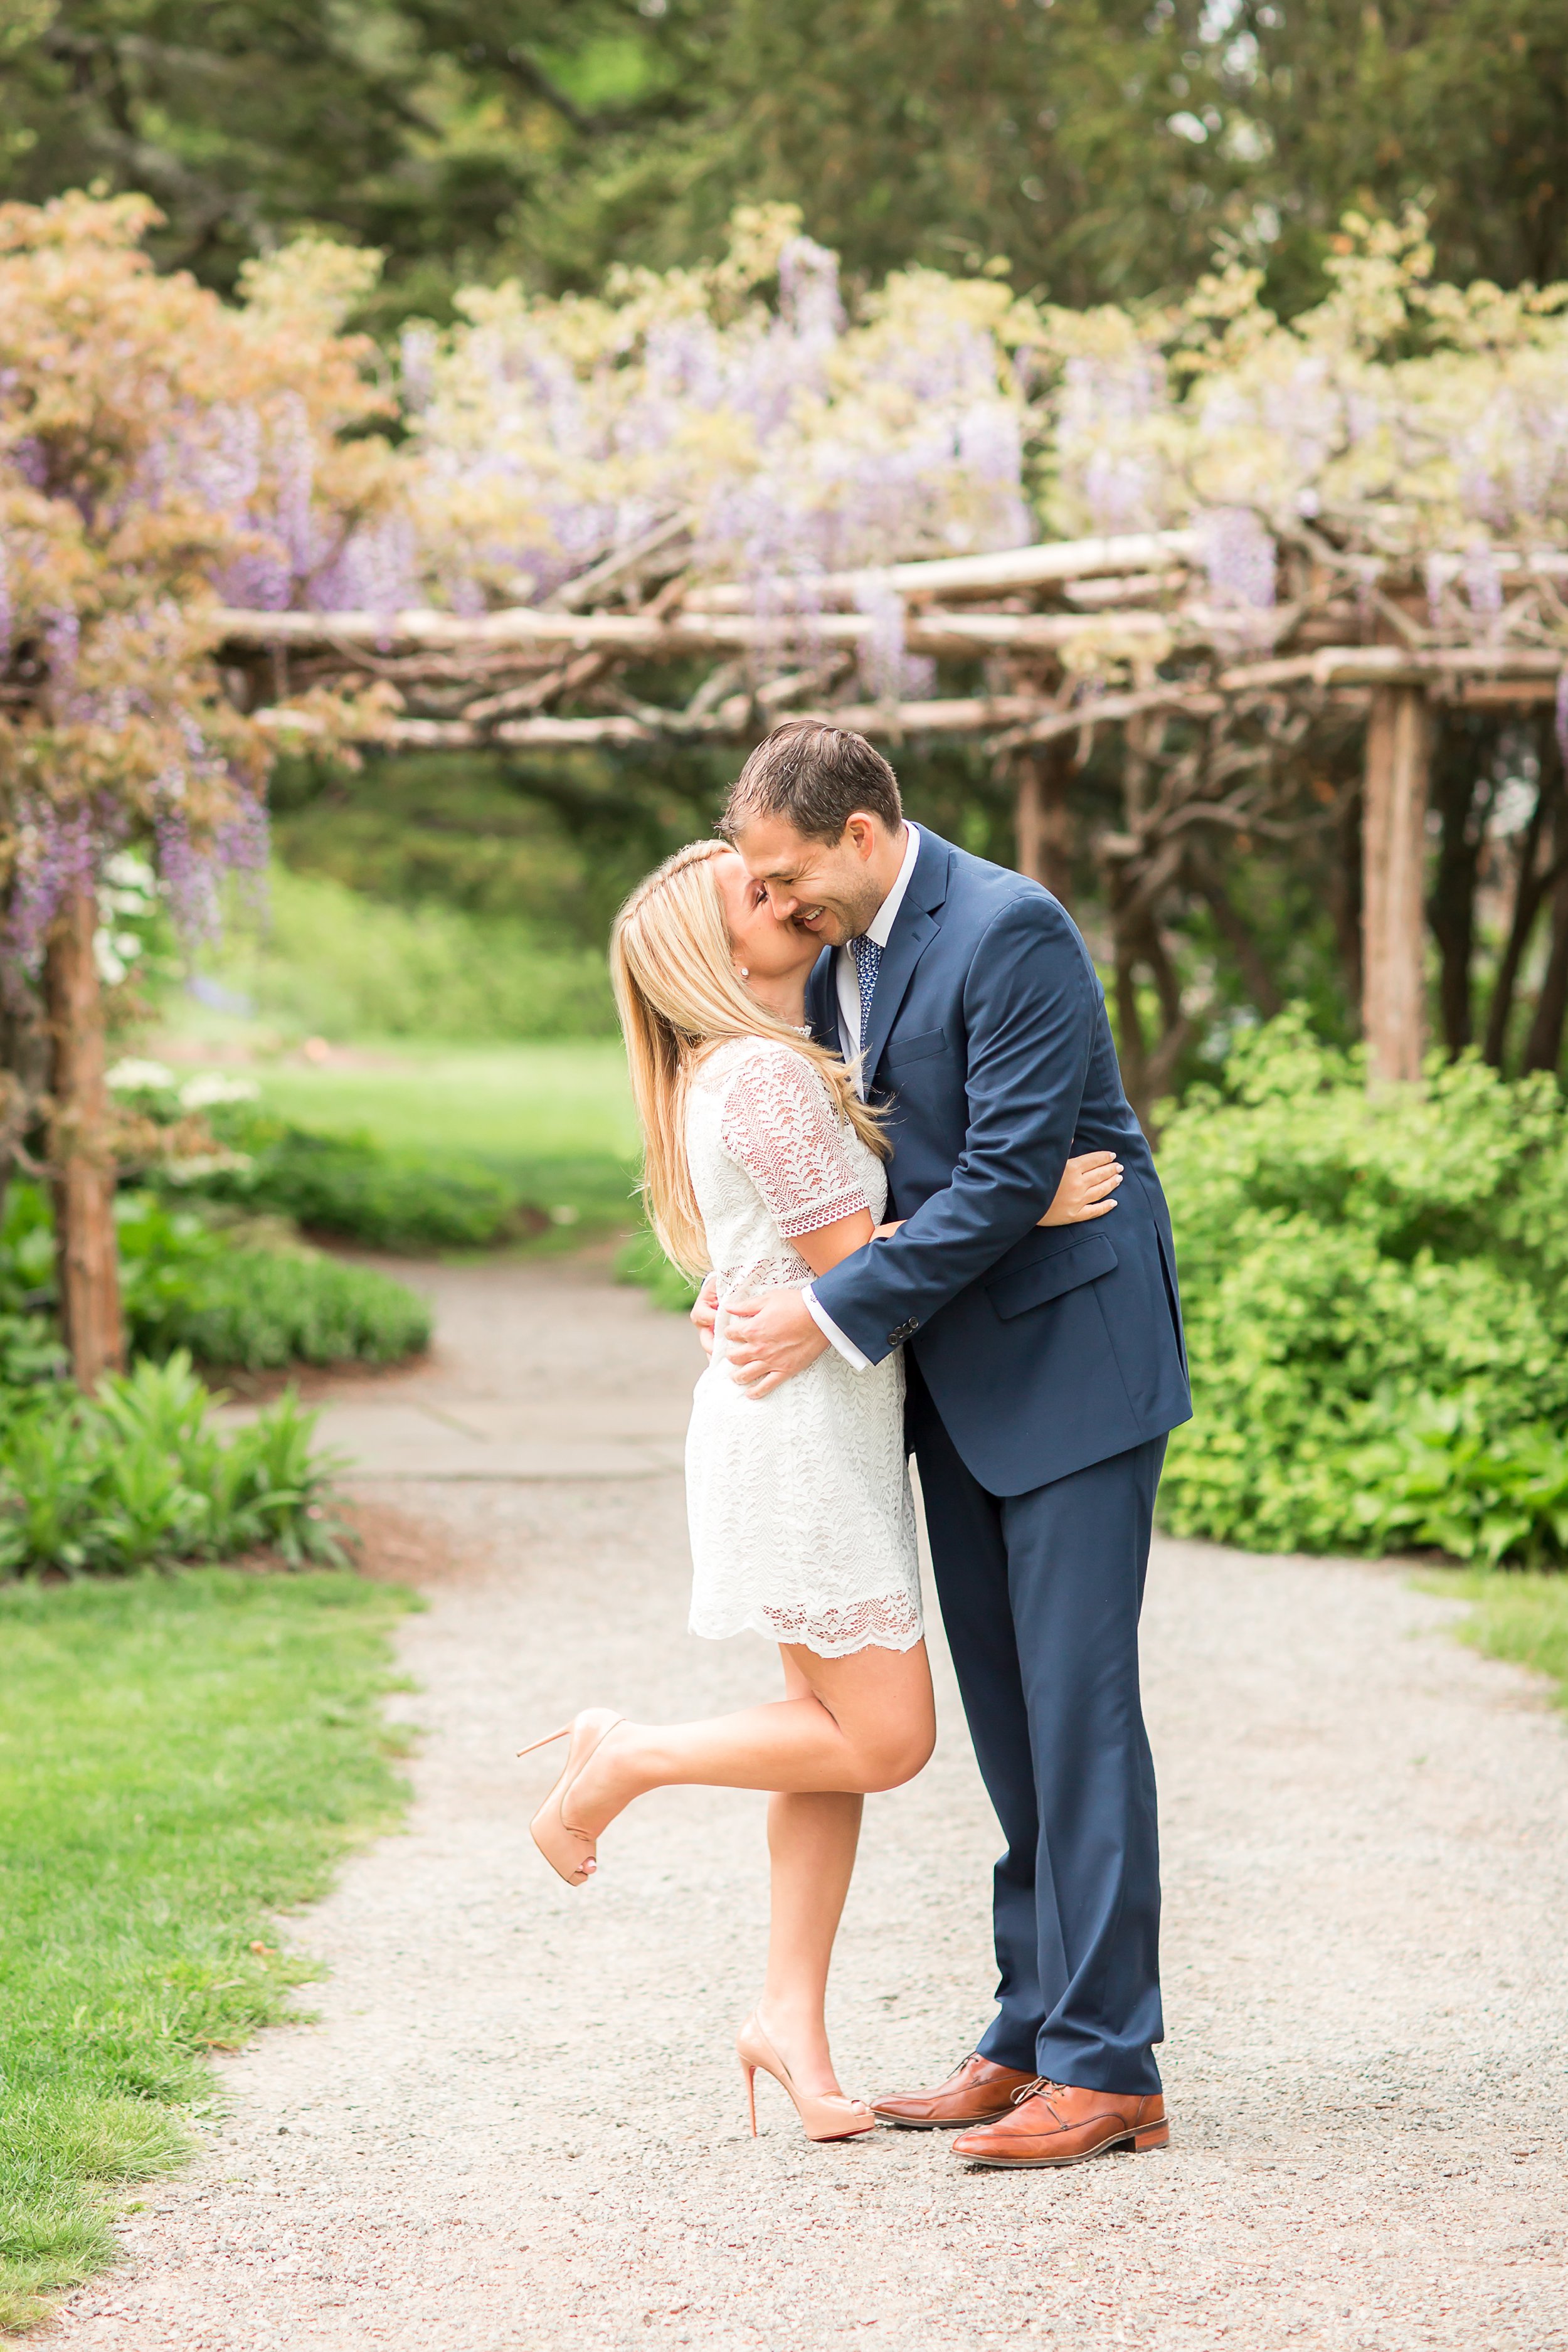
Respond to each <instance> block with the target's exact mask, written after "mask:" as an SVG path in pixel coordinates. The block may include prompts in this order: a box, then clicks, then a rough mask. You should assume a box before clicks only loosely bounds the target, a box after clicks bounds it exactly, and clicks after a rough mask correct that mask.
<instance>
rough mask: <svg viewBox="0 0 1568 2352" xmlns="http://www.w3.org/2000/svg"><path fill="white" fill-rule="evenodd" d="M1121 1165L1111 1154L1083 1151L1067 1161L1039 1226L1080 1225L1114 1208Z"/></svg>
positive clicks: (1119, 1181)
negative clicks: (1054, 1193) (1053, 1197)
mask: <svg viewBox="0 0 1568 2352" xmlns="http://www.w3.org/2000/svg"><path fill="white" fill-rule="evenodd" d="M1120 1183H1121V1160H1118V1158H1117V1157H1116V1154H1115V1152H1114V1151H1085V1152H1081V1153H1080V1154H1079V1157H1078V1159H1076V1160H1068V1164H1067V1166H1066V1168H1065V1169H1064V1170H1063V1171H1062V1181H1061V1182H1060V1183H1059V1184H1058V1186H1057V1197H1056V1199H1055V1200H1054V1201H1053V1202H1051V1205H1050V1207H1049V1208H1048V1209H1047V1211H1046V1213H1045V1215H1044V1216H1043V1217H1042V1218H1041V1219H1040V1223H1041V1224H1042V1225H1083V1224H1087V1223H1089V1219H1090V1218H1091V1217H1103V1216H1104V1215H1105V1214H1106V1213H1107V1212H1108V1211H1110V1210H1111V1209H1114V1208H1115V1206H1116V1199H1115V1193H1116V1188H1117V1186H1118V1185H1119V1184H1120Z"/></svg>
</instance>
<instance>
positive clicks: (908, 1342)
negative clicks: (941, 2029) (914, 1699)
mask: <svg viewBox="0 0 1568 2352" xmlns="http://www.w3.org/2000/svg"><path fill="white" fill-rule="evenodd" d="M725 829H726V831H727V832H728V833H729V835H730V836H731V839H732V840H733V841H734V843H735V845H736V847H737V848H738V849H739V851H740V853H741V855H742V857H743V858H744V860H745V862H746V865H747V866H748V868H749V870H750V871H751V873H752V875H753V876H754V877H756V879H757V880H759V881H760V882H762V883H763V884H764V885H765V886H766V888H767V890H768V894H769V898H770V899H771V901H772V903H773V909H774V912H775V913H776V914H778V915H780V916H781V917H783V918H784V919H788V920H791V921H794V922H795V923H796V924H798V925H800V926H801V927H802V928H803V929H806V930H808V931H810V932H812V933H813V934H814V935H815V936H816V937H818V938H820V939H821V940H822V941H823V943H824V953H823V955H822V957H821V959H820V961H819V962H818V964H817V966H816V971H815V972H814V973H813V975H812V982H811V989H810V992H809V996H808V1004H809V1008H810V1013H811V1019H812V1023H813V1026H814V1028H815V1030H816V1034H817V1035H818V1036H819V1037H821V1038H822V1039H823V1040H824V1041H825V1042H826V1043H830V1044H832V1045H837V1046H839V1047H840V1048H841V1049H842V1051H843V1052H844V1054H845V1055H846V1057H847V1059H849V1060H851V1061H853V1060H854V1059H855V1058H856V1057H857V1056H859V1057H860V1077H859V1083H860V1085H861V1087H862V1090H863V1091H865V1092H866V1093H868V1095H869V1097H871V1098H872V1099H874V1100H877V1101H879V1102H883V1103H885V1104H886V1105H887V1106H888V1116H889V1136H890V1139H891V1142H892V1147H893V1150H892V1159H891V1162H890V1166H889V1209H888V1213H889V1217H897V1218H900V1219H901V1220H902V1221H903V1222H902V1223H901V1225H900V1230H899V1231H898V1232H897V1233H896V1234H890V1235H889V1236H888V1237H886V1238H885V1239H882V1240H878V1241H874V1242H872V1243H871V1244H870V1245H869V1247H868V1248H867V1249H863V1250H860V1251H858V1252H857V1253H856V1254H855V1255H853V1256H851V1257H849V1258H847V1259H846V1260H845V1262H844V1263H843V1264H842V1265H837V1266H836V1267H834V1269H833V1270H832V1272H831V1273H829V1274H826V1275H823V1276H818V1278H817V1279H816V1281H815V1282H813V1283H812V1284H811V1285H810V1286H808V1287H806V1288H805V1290H804V1291H801V1290H789V1289H784V1290H774V1291H770V1292H769V1293H767V1294H766V1295H765V1297H762V1298H760V1299H758V1300H756V1301H754V1302H752V1305H751V1306H750V1307H746V1308H745V1309H743V1310H742V1311H741V1314H740V1315H739V1316H738V1318H737V1319H738V1320H743V1322H744V1325H745V1336H744V1337H742V1338H737V1339H735V1340H734V1342H733V1343H732V1350H731V1352H732V1360H733V1364H734V1369H735V1371H736V1375H737V1377H738V1378H739V1379H741V1380H742V1381H743V1382H745V1384H746V1385H747V1386H748V1387H749V1388H750V1389H751V1390H752V1392H753V1393H755V1394H758V1395H763V1394H766V1393H767V1391H769V1390H770V1389H772V1388H773V1387H776V1386H777V1385H778V1384H779V1382H780V1381H784V1380H786V1379H789V1378H791V1377H792V1376H793V1375H794V1374H795V1372H797V1371H799V1370H803V1369H804V1368H805V1365H806V1364H808V1363H809V1362H811V1361H812V1360H813V1359H814V1358H815V1357H816V1355H818V1354H820V1353H821V1351H822V1350H823V1349H826V1348H828V1347H836V1348H837V1349H839V1350H840V1351H841V1352H842V1353H843V1354H844V1355H845V1356H847V1358H848V1360H850V1361H851V1362H852V1363H854V1364H857V1365H867V1364H874V1363H879V1362H880V1361H881V1360H882V1359H883V1358H884V1357H885V1356H886V1355H887V1354H888V1353H889V1350H890V1349H894V1348H897V1347H900V1346H901V1347H903V1348H904V1349H905V1351H906V1357H905V1360H906V1366H907V1370H908V1375H909V1433H910V1444H911V1445H912V1447H913V1450H914V1453H915V1455H916V1458H917V1460H918V1463H919V1465H920V1474H921V1494H922V1496H923V1497H924V1502H925V1513H926V1524H927V1528H928V1529H929V1532H930V1536H931V1553H932V1558H933V1560H934V1563H935V1569H936V1579H937V1587H938V1591H939V1592H940V1595H941V1600H942V1622H943V1624H944V1626H945V1628H946V1632H947V1637H948V1642H949V1645H950V1647H951V1649H952V1658H953V1664H954V1665H955V1667H956V1669H957V1673H958V1681H959V1687H960V1689H961V1691H962V1693H963V1704H964V1709H965V1712H966V1714H967V1716H968V1719H969V1727H970V1731H971V1733H972V1735H973V1741H974V1748H975V1753H976V1756H977V1757H978V1759H979V1763H980V1769H981V1771H982V1773H983V1775H984V1780H985V1785H986V1788H987V1790H989V1792H990V1795H991V1799H992V1801H993V1803H994V1806H995V1808H996V1811H997V1814H998V1817H999V1819H1000V1821H1001V1823H1002V1828H1003V1832H1004V1834H1005V1838H1006V1852H1005V1853H1004V1855H1003V1857H1002V1859H1001V1861H1000V1862H999V1863H998V1864H997V1865H996V1874H995V1901H994V1916H995V1934H996V1957H997V1962H998V1966H999V1969H1000V1971H1001V1980H1000V1984H999V1986H998V1990H997V2004H998V2005H997V2014H996V2016H995V2018H994V2020H993V2021H992V2023H991V2024H990V2026H989V2027H988V2028H987V2029H986V2032H984V2035H983V2036H982V2038H981V2042H980V2045H979V2047H978V2049H977V2050H976V2051H975V2052H974V2053H973V2055H972V2056H970V2057H969V2058H967V2059H965V2060H964V2062H963V2064H962V2065H961V2066H960V2067H959V2068H958V2070H957V2072H956V2073H955V2074H953V2075H952V2077H951V2078H950V2079H949V2080H948V2081H947V2082H946V2083H944V2084H942V2086H941V2087H940V2088H939V2089H937V2090H935V2091H931V2092H922V2093H916V2094H911V2095H909V2096H901V2097H890V2098H887V2099H883V2100H879V2102H878V2103H877V2113H878V2114H879V2116H880V2117H881V2118H882V2119H883V2120H884V2121H885V2122H887V2123H889V2124H896V2125H902V2126H906V2127H910V2128H917V2129H931V2128H933V2127H941V2126H963V2127H964V2128H963V2135H962V2137H960V2138H959V2139H958V2140H957V2141H956V2142H955V2143H954V2150H955V2153H956V2154H958V2155H960V2156H963V2157H964V2158H968V2159H969V2160H971V2161H973V2162H983V2163H988V2164H1005V2165H1047V2164H1064V2163H1077V2162H1079V2161H1081V2160H1082V2158H1085V2157H1088V2156H1094V2155H1098V2154H1100V2152H1102V2151H1103V2150H1105V2149H1108V2148H1111V2147H1128V2146H1131V2147H1157V2146H1161V2145H1163V2143H1164V2141H1165V2140H1166V2139H1167V2137H1169V2130H1168V2126H1167V2124H1166V2121H1165V2114H1164V2105H1163V2099H1162V2097H1161V2092H1160V2076H1159V2073H1158V2070H1157V2068H1156V2066H1155V2063H1154V2056H1153V2044H1154V2043H1155V2042H1158V2041H1159V2040H1161V2038H1162V2032H1163V2028H1162V2022H1161V2013H1160V1989H1159V1961H1158V1937H1159V1908H1160V1887H1159V1859H1158V1848H1157V1832H1156V1820H1155V1797H1154V1775H1153V1767H1152V1761H1151V1759H1150V1753H1149V1743H1148V1738H1147V1735H1146V1733H1145V1731H1144V1728H1143V1717H1142V1706H1141V1702H1140V1696H1139V1683H1138V1617H1139V1611H1140V1607H1141V1604H1142V1594H1143V1580H1144V1573H1145V1570H1146V1568H1147V1564H1148V1558H1149V1540H1150V1532H1151V1527H1152V1516H1153V1507H1154V1490H1155V1487H1156V1486H1157V1485H1158V1482H1159V1475H1160V1468H1161V1464H1162V1461H1163V1455H1164V1449H1165V1440H1166V1436H1167V1434H1168V1433H1169V1432H1170V1431H1171V1430H1172V1429H1173V1428H1174V1427H1175V1426H1176V1425H1177V1423H1180V1422H1183V1421H1185V1420H1186V1419H1187V1418H1188V1417H1189V1415H1190V1412H1191V1402H1190V1398H1189V1394H1188V1389H1187V1379H1186V1369H1185V1362H1184V1352H1183V1344H1182V1331H1181V1318H1180V1308H1179V1305H1178V1301H1177V1293H1176V1274H1175V1250H1174V1245H1173V1240H1172V1236H1171V1224H1170V1217H1169V1214H1168V1212H1167V1210H1166V1207H1165V1201H1164V1196H1163V1193H1162V1192H1161V1189H1160V1183H1159V1179H1158V1178H1157V1176H1156V1175H1155V1172H1154V1163H1153V1158H1152V1154H1151V1152H1150V1150H1149V1146H1148V1144H1147V1142H1146V1141H1145V1139H1144V1137H1143V1135H1142V1130H1141V1129H1140V1128H1139V1125H1138V1122H1137V1120H1136V1118H1134V1116H1133V1114H1132V1111H1131V1107H1130V1105H1129V1103H1128V1101H1127V1097H1126V1095H1125V1094H1124V1093H1123V1091H1122V1087H1121V1074H1120V1072H1119V1070H1118V1068H1117V1064H1116V1050H1115V1047H1114V1045H1113V1044H1112V1042H1111V1036H1110V1025H1109V1023H1108V1021H1107V1019H1106V1012H1105V998H1104V992H1103V991H1102V990H1101V988H1100V982H1099V979H1098V976H1097V975H1096V972H1095V970H1094V966H1093V964H1092V962H1091V961H1090V960H1089V952H1088V950H1087V949H1086V948H1085V946H1084V943H1083V940H1082V939H1081V938H1080V936H1079V931H1078V929H1077V928H1076V926H1075V925H1074V923H1073V922H1072V920H1071V918H1070V917H1069V916H1068V914H1067V913H1066V912H1065V910H1064V909H1063V908H1062V907H1061V906H1060V905H1058V901H1057V900H1056V899H1055V898H1052V897H1051V896H1050V894H1049V893H1048V892H1047V891H1046V890H1043V889H1041V888H1040V887H1039V886H1038V885H1037V883H1034V882H1030V881H1027V880H1026V879H1025V878H1024V877H1021V876H1019V875H1017V874H1014V873H1009V872H1006V871H1005V870H1004V869H1003V868H1002V867H1000V866H991V865H988V864H986V863H985V862H984V860H983V859H981V858H977V857H972V856H968V855H967V854H966V853H965V852H964V851H963V850H961V849H956V848H954V847H953V846H952V844H951V843H948V842H945V841H942V840H941V839H939V838H938V836H937V835H935V834H933V833H931V832H929V831H927V830H926V829H925V828H923V827H916V826H915V825H913V824H909V823H907V822H906V820H905V819H904V816H903V813H902V809H901V807H900V800H899V788H898V784H897V782H896V780H895V778H894V775H893V772H892V770H891V768H889V765H888V763H887V761H885V760H884V759H883V758H882V757H881V755H880V754H879V752H878V751H875V750H874V749H873V747H872V746H871V745H870V744H869V743H868V742H867V741H866V740H865V738H864V737H863V736H859V735H856V734H852V733H850V732H848V731H847V730H841V729H837V728H831V727H825V726H820V725H817V724H816V723H815V722H812V721H805V720H797V721H792V722H790V723H788V724H786V725H784V726H782V727H779V728H777V729H775V730H774V731H773V734H771V735H770V736H769V737H768V738H767V740H765V741H764V742H763V743H762V744H761V745H759V747H758V748H757V750H756V751H753V752H752V756H751V758H750V759H749V760H748V761H747V762H746V765H745V767H744V769H743V770H742V773H741V776H740V778H739V779H738V781H737V782H736V784H735V787H734V790H733V793H731V801H730V805H729V809H728V811H727V814H726V817H725ZM1102 1149H1106V1150H1112V1151H1114V1152H1115V1153H1116V1155H1117V1157H1118V1159H1119V1160H1121V1163H1122V1166H1123V1168H1124V1170H1125V1177H1124V1181H1123V1183H1122V1186H1121V1191H1120V1192H1119V1194H1118V1197H1117V1206H1116V1212H1115V1214H1114V1215H1113V1216H1110V1217H1107V1218H1104V1219H1101V1220H1100V1221H1097V1222H1095V1223H1091V1224H1089V1225H1088V1226H1085V1225H1083V1224H1076V1225H1057V1226H1046V1227H1042V1226H1041V1225H1040V1224H1039V1223H1038V1220H1039V1218H1040V1217H1041V1215H1042V1214H1043V1213H1044V1212H1045V1210H1046V1209H1047V1207H1048V1206H1049V1204H1050V1202H1051V1200H1052V1198H1053V1196H1054V1194H1055V1192H1056V1190H1057V1186H1058V1183H1059V1181H1061V1176H1062V1171H1063V1169H1064V1167H1065V1165H1066V1162H1067V1160H1068V1157H1069V1156H1070V1155H1072V1154H1074V1153H1078V1152H1088V1151H1094V1150H1102Z"/></svg>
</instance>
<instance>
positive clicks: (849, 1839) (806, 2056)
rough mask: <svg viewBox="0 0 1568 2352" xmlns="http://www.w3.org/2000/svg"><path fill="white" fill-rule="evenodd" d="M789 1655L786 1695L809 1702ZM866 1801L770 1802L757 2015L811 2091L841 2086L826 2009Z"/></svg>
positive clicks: (811, 1796)
mask: <svg viewBox="0 0 1568 2352" xmlns="http://www.w3.org/2000/svg"><path fill="white" fill-rule="evenodd" d="M783 1656H784V1690H785V1692H786V1694H787V1695H788V1696H790V1697H792V1698H798V1697H807V1696H810V1685H809V1684H808V1683H807V1682H806V1679H805V1675H803V1674H802V1673H801V1671H800V1668H799V1667H798V1666H797V1665H796V1664H795V1661H794V1659H793V1658H792V1657H791V1656H790V1654H789V1652H788V1651H787V1650H785V1651H784V1653H783ZM865 1802H866V1801H865V1799H864V1798H863V1797H861V1796H858V1795H852V1794H850V1793H849V1792H848V1791H847V1790H811V1791H805V1790H797V1791H795V1793H793V1794H790V1795H784V1796H773V1797H770V1798H769V1799H768V1853H769V1856H770V1859H771V1861H772V1864H773V1872H772V1879H773V1885H772V1906H771V1910H770V1916H769V1924H768V1972H767V1977H766V1979H765V1980H764V1982H763V1997H762V2000H760V2001H759V2002H758V2004H757V2015H758V2017H759V2018H760V2019H761V2021H762V2026H763V2032H764V2033H765V2034H766V2035H767V2037H768V2039H769V2041H770V2042H772V2043H773V2047H774V2048H775V2049H776V2050H778V2051H780V2052H781V2053H784V2059H785V2063H786V2064H787V2065H788V2067H789V2070H790V2072H791V2074H793V2075H794V2076H795V2081H796V2082H797V2083H798V2084H800V2086H801V2088H802V2090H803V2091H815V2092H817V2093H833V2092H837V2090H838V2088H839V2083H838V2077H837V2074H835V2072H834V2069H833V2059H832V2055H831V2053H830V2052H829V2050H828V2046H827V2023H826V2017H825V2015H824V2003H825V2001H826V1997H827V1969H828V1964H829V1962H830V1961H831V1959H832V1958H833V1939H834V1937H836V1936H837V1932H838V1922H839V1919H840V1917H841V1916H842V1915H843V1910H844V1898H845V1896H846V1895H847V1894H848V1892H849V1880H850V1876H851V1874H852V1873H853V1871H854V1868H855V1849H856V1846H857V1845H858V1843H859V1838H860V1815H861V1813H862V1811H864V1809H865Z"/></svg>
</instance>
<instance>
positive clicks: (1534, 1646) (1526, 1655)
mask: <svg viewBox="0 0 1568 2352" xmlns="http://www.w3.org/2000/svg"><path fill="white" fill-rule="evenodd" d="M1428 1589H1429V1590H1430V1591H1433V1592H1446V1593H1449V1594H1451V1595H1452V1596H1453V1597H1454V1598H1455V1599H1456V1600H1459V1601H1470V1602H1472V1603H1473V1607H1472V1610H1471V1613H1470V1615H1469V1616H1468V1618H1467V1619H1466V1620H1465V1622H1463V1624H1461V1625H1460V1626H1459V1627H1458V1633H1459V1635H1460V1637H1461V1639H1462V1640H1464V1641H1467V1642H1469V1643H1473V1644H1474V1645H1475V1647H1476V1648H1477V1649H1478V1650H1481V1651H1484V1652H1485V1654H1486V1655H1487V1656H1488V1657H1489V1658H1506V1659H1507V1660H1508V1661H1509V1663H1510V1664H1512V1665H1516V1666H1533V1667H1534V1669H1535V1671H1536V1673H1537V1674H1541V1675H1552V1677H1553V1678H1554V1680H1555V1682H1556V1684H1557V1696H1558V1700H1559V1703H1560V1704H1561V1705H1562V1706H1568V1576H1545V1575H1542V1576H1531V1575H1526V1574H1522V1573H1515V1572H1514V1571H1513V1570H1491V1571H1489V1572H1488V1571H1484V1570H1482V1571H1477V1570H1473V1569H1461V1570H1456V1571H1455V1572H1454V1574H1453V1575H1451V1576H1450V1575H1446V1574H1443V1573H1441V1572H1439V1573H1437V1574H1436V1575H1434V1576H1433V1577H1432V1578H1431V1579H1430V1580H1429V1582H1428Z"/></svg>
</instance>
